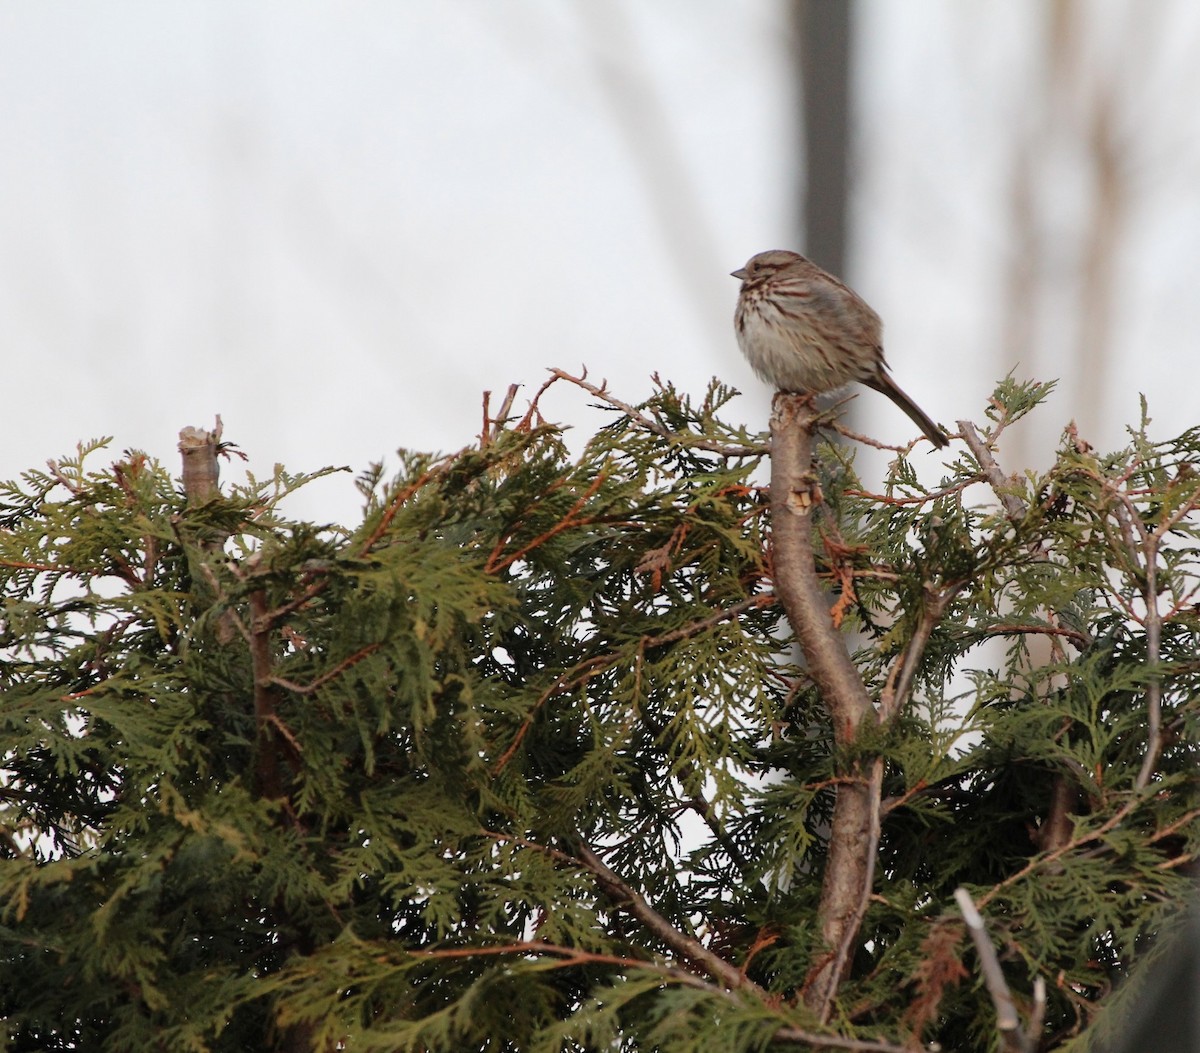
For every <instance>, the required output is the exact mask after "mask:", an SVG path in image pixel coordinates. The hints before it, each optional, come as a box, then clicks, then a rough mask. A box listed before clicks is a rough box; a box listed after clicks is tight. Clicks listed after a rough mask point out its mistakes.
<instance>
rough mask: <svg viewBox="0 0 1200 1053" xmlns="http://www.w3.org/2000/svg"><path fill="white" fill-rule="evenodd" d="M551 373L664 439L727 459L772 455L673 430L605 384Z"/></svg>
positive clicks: (761, 449)
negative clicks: (609, 390)
mask: <svg viewBox="0 0 1200 1053" xmlns="http://www.w3.org/2000/svg"><path fill="white" fill-rule="evenodd" d="M550 372H551V373H552V374H553V375H554V377H555V378H556V379H560V380H565V381H567V382H568V383H571V384H574V385H576V386H577V387H580V388H583V390H584V391H586V392H588V393H589V394H591V395H595V396H596V398H598V399H602V400H603V401H604V402H607V403H608V404H609V405H610V406H613V407H614V408H616V409H619V410H620V411H621V412H622V413H624V414H625V416H627V417H628V418H629V419H630V420H632V421H634V422H635V423H636V424H637V425H638V426H639V427H641V428H644V429H645V430H646V431H649V432H653V433H654V434H655V435H658V436H660V437H662V438H664V439H669V440H671V441H673V442H679V443H682V444H683V445H686V446H688V447H689V448H692V449H699V450H708V451H709V452H710V453H718V454H720V455H721V456H723V457H761V456H762V455H763V454H765V453H767V452H769V450H768V448H767V447H766V446H739V445H737V444H734V443H723V442H714V441H713V440H711V439H705V438H704V437H703V436H701V435H692V434H688V433H682V432H677V431H673V430H672V429H671V428H668V427H667V426H666V425H665V424H662V423H660V422H659V421H656V420H654V419H653V418H652V417H648V416H646V414H644V413H642V412H641V410H639V409H636V408H635V407H633V406H631V405H630V404H629V403H628V402H622V401H621V400H620V399H619V398H617V397H616V396H615V395H610V394H609V392H608V387H607V385H606V384H601V385H600V386H599V387H597V386H596V385H595V384H592V383H590V382H589V381H587V380H585V379H584V377H573V376H571V374H570V373H566V372H564V371H563V370H561V369H552V370H550ZM585 376H586V374H585Z"/></svg>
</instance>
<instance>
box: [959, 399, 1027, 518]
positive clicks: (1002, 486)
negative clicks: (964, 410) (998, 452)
mask: <svg viewBox="0 0 1200 1053" xmlns="http://www.w3.org/2000/svg"><path fill="white" fill-rule="evenodd" d="M957 423H958V430H959V433H960V434H961V435H962V437H963V442H965V443H966V444H967V449H968V450H970V451H971V454H972V455H973V456H974V458H975V460H976V461H977V462H978V463H979V468H980V470H981V471H982V472H983V476H984V478H985V479H986V480H987V481H988V483H989V484H990V485H991V488H992V490H993V491H994V492H995V494H996V496H997V497H998V498H999V499H1000V503H1001V504H1002V505H1003V506H1004V511H1005V513H1006V514H1007V516H1008V518H1009V519H1012V520H1018V519H1023V518H1024V516H1025V503H1024V502H1023V501H1022V500H1021V499H1020V498H1019V497H1017V495H1016V494H1014V493H1013V492H1012V487H1013V484H1012V481H1011V480H1009V479H1008V478H1007V477H1006V476H1005V475H1004V472H1002V471H1001V470H1000V465H999V464H997V463H996V458H995V457H994V456H993V455H992V450H991V447H990V446H989V445H988V444H987V443H985V442H984V441H983V437H982V436H981V435H980V434H979V432H978V431H977V430H976V428H975V425H974V424H972V423H971V422H970V421H969V420H960V421H958V422H957ZM994 438H995V436H993V439H994Z"/></svg>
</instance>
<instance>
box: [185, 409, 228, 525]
mask: <svg viewBox="0 0 1200 1053" xmlns="http://www.w3.org/2000/svg"><path fill="white" fill-rule="evenodd" d="M221 430H222V425H221V418H220V417H217V425H216V427H215V428H213V430H212V431H205V430H204V429H203V428H192V427H187V428H183V429H182V430H181V431H180V432H179V452H180V454H181V455H182V457H183V492H184V493H185V494H186V495H187V502H188V504H189V505H201V504H203V503H204V502H205V501H208V500H209V499H211V498H213V497H216V496H217V494H218V493H219V490H218V487H217V480H218V479H219V478H220V475H221V469H220V465H219V464H218V463H217V448H218V447H219V446H220V444H221Z"/></svg>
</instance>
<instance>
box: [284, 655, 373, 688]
mask: <svg viewBox="0 0 1200 1053" xmlns="http://www.w3.org/2000/svg"><path fill="white" fill-rule="evenodd" d="M381 646H382V644H377V643H373V644H367V646H366V647H360V648H359V649H358V650H357V651H355V652H354V654H352V655H349V656H348V657H346V658H343V659H342V660H341V661H340V662H338V664H337V665H335V666H334V667H333V668H332V669H330V670H329V671H328V672H325V673H322V674H321V675H320V676H319V677H317V678H316V679H315V680H312V681H310V682H309V683H307V684H297V683H295V682H294V681H292V680H285V679H284V678H283V677H281V676H272V677H271V678H270V683H272V684H274V685H275V686H276V687H282V688H283V689H284V690H285V691H291V692H293V693H295V694H297V695H311V694H312V693H313V692H314V691H316V690H317V688H319V687H321V686H322V685H323V684H327V683H329V681H330V680H332V679H334V677H337V676H341V674H342V673H344V672H345V671H346V670H347V669H349V668H350V667H351V666H352V665H357V664H358V663H359V662H361V661H362V660H363V659H364V658H366V657H367V655H369V654H373V653H374V652H376V651H378V650H379V648H380V647H381Z"/></svg>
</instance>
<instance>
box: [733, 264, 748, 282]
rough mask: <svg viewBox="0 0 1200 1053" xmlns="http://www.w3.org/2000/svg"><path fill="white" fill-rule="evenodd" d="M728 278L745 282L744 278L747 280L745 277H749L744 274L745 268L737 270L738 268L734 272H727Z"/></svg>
mask: <svg viewBox="0 0 1200 1053" xmlns="http://www.w3.org/2000/svg"><path fill="white" fill-rule="evenodd" d="M729 277H731V278H740V279H741V280H742V281H745V280H746V278H747V277H749V275H747V274H746V268H745V267H739V268H738V269H737V270H736V271H730V272H729Z"/></svg>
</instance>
